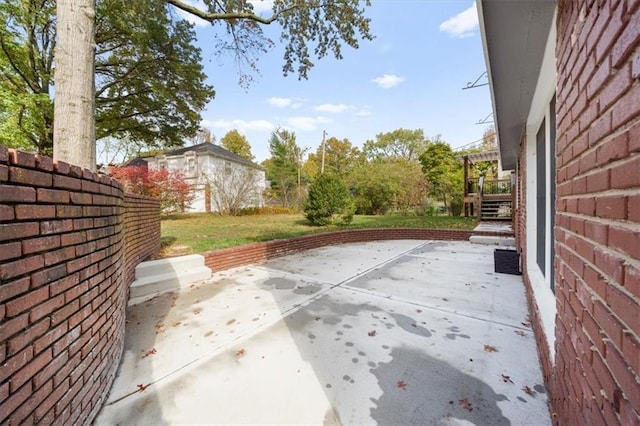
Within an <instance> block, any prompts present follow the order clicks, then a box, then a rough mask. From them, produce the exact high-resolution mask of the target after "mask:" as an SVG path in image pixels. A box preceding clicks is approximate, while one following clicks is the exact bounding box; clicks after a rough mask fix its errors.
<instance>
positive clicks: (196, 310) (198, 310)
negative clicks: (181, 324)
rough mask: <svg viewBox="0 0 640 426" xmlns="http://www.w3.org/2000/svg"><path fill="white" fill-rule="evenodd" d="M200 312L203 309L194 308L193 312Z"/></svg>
mask: <svg viewBox="0 0 640 426" xmlns="http://www.w3.org/2000/svg"><path fill="white" fill-rule="evenodd" d="M200 312H202V309H194V310H193V313H194V314H196V315H198V314H199V313H200Z"/></svg>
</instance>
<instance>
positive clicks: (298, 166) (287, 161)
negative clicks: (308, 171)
mask: <svg viewBox="0 0 640 426" xmlns="http://www.w3.org/2000/svg"><path fill="white" fill-rule="evenodd" d="M269 152H270V153H271V157H270V158H268V159H267V160H265V161H264V162H263V164H262V165H263V166H264V167H265V174H266V178H267V180H268V181H270V182H271V188H270V190H269V195H270V198H272V199H275V200H277V201H278V203H279V204H280V205H281V206H283V207H299V205H300V202H301V198H302V193H301V189H302V188H301V185H302V183H303V181H306V176H304V175H303V174H302V155H303V154H304V150H303V149H301V148H300V147H299V146H298V144H297V143H296V134H295V132H289V131H288V130H284V129H278V130H275V131H273V132H272V133H271V137H270V138H269Z"/></svg>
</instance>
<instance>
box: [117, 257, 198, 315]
mask: <svg viewBox="0 0 640 426" xmlns="http://www.w3.org/2000/svg"><path fill="white" fill-rule="evenodd" d="M209 278H211V269H209V268H207V267H206V266H204V256H201V255H199V254H191V255H188V256H179V257H170V258H167V259H159V260H150V261H148V262H142V263H140V264H139V265H138V266H137V267H136V272H135V280H134V281H133V283H131V296H130V300H129V304H130V305H132V304H137V303H140V302H143V301H145V300H148V299H150V298H152V297H154V296H156V295H158V294H161V293H164V292H166V291H175V290H180V288H184V287H187V286H189V285H190V284H192V283H194V282H197V281H202V280H206V279H209Z"/></svg>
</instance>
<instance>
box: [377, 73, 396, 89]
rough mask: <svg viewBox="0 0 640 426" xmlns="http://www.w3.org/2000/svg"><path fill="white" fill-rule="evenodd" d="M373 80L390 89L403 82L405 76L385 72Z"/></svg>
mask: <svg viewBox="0 0 640 426" xmlns="http://www.w3.org/2000/svg"><path fill="white" fill-rule="evenodd" d="M371 81H373V82H374V83H376V84H377V85H378V86H380V87H382V88H383V89H390V88H392V87H395V86H397V85H398V84H400V83H402V82H403V81H404V77H400V76H398V75H395V74H385V75H383V76H381V77H376V78H374V79H373V80H371Z"/></svg>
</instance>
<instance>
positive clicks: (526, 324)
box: [520, 321, 531, 328]
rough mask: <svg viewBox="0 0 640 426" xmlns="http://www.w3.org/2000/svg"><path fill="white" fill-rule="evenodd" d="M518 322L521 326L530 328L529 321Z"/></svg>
mask: <svg viewBox="0 0 640 426" xmlns="http://www.w3.org/2000/svg"><path fill="white" fill-rule="evenodd" d="M520 324H522V326H523V327H527V328H531V323H530V322H529V321H526V322H521V323H520Z"/></svg>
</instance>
